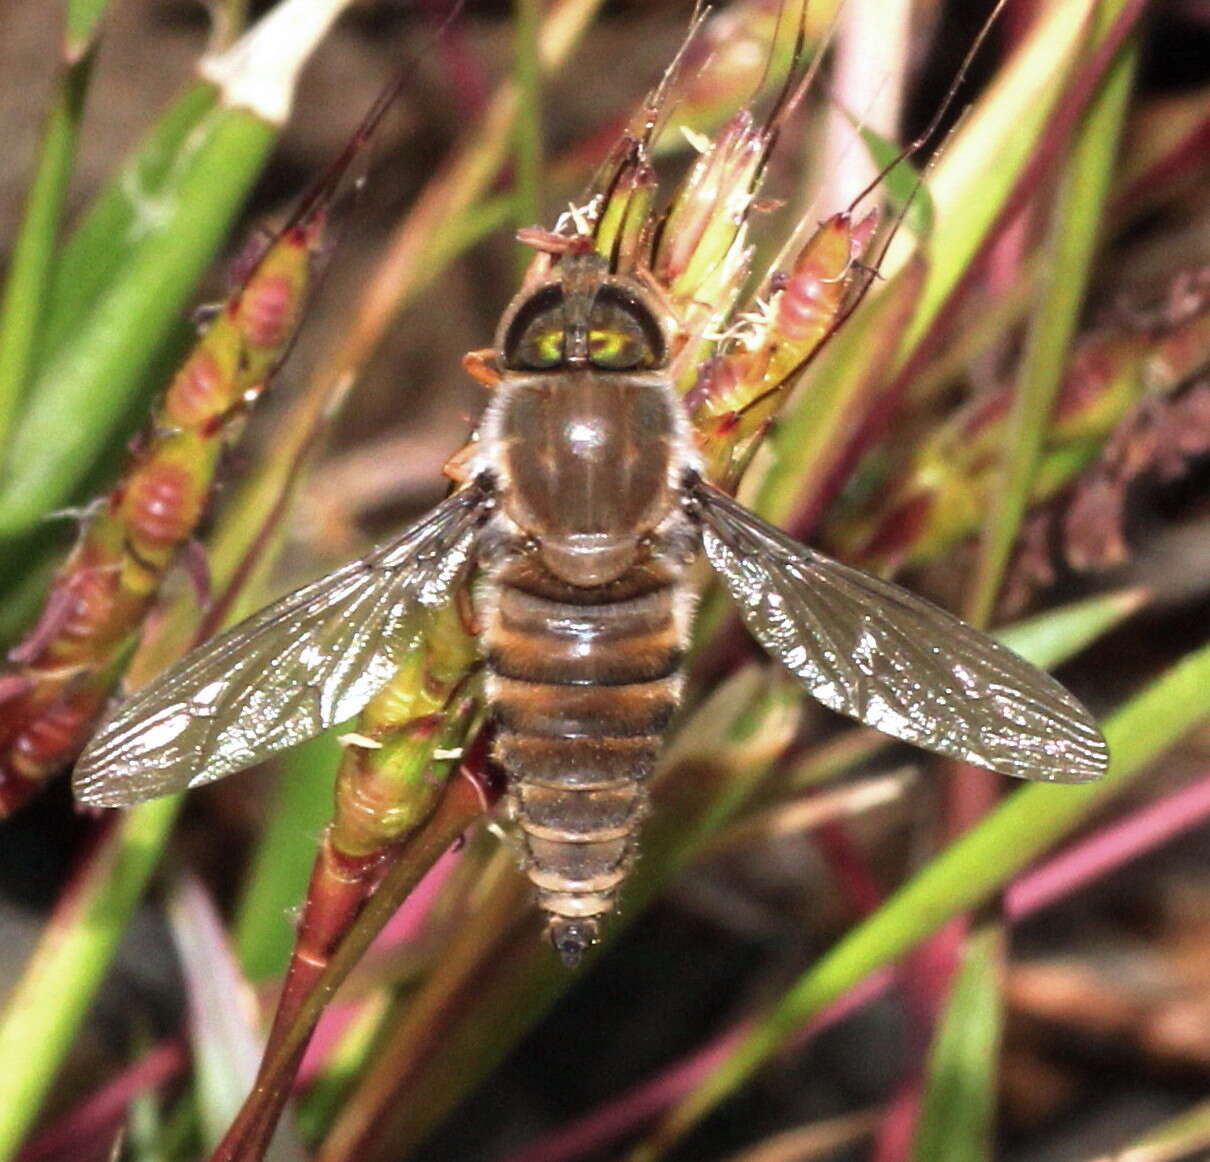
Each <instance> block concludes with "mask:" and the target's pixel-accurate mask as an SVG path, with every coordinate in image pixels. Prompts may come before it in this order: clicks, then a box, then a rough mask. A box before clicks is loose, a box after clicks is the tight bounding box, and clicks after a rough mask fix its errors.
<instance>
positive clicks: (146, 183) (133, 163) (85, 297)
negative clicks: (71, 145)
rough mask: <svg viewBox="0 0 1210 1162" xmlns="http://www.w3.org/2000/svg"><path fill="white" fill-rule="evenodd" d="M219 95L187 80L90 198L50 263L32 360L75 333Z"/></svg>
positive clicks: (41, 361)
mask: <svg viewBox="0 0 1210 1162" xmlns="http://www.w3.org/2000/svg"><path fill="white" fill-rule="evenodd" d="M217 100H218V89H217V88H215V86H214V85H211V84H208V83H205V82H196V83H194V84H192V85H190V86H188V87H187V88H186V89H185V90H184V91H183V92H182V93H181V94H180V96H179V97H177V98H176V100H175V101H173V103H172V104H171V105H169V107H168V108H167V109H166V110H165V111H164V113H163V114H162V115H161V117H160V119H159V120H158V121H157V122H156V123H155V125H154V126H152V128H151V129H150V130H148V132H147V133H146V134H145V135H144V137H143V139H142V141H141V142H140V143H139V145H138V148H137V149H136V150H135V152H134V153H133V154H132V155H131V156H130V157H129V158H128V159H127V160H126V162H125V163H124V164H123V165H122V167H121V169H119V170H118V171H117V173H116V174H115V175H114V177H113V179H112V180H111V181H110V182H109V183H108V184H107V185H106V186H105V187H104V188H103V189H102V190H101V192H100V193H99V194H98V195H97V196H96V197H95V198H94V199H93V202H92V205H91V206H90V207H89V208H88V210H87V212H86V213H85V215H84V217H83V219H82V220H81V221H80V223H79V225H77V226H76V228H75V229H74V230H73V232H72V234H71V237H70V238H68V240H67V242H66V243H65V244H64V245H63V247H62V249H61V252H60V254H59V257H58V259H57V261H56V263H55V269H54V276H53V279H52V282H51V286H50V291H49V294H48V300H47V304H46V317H45V319H44V320H43V331H42V334H41V336H40V337H39V342H38V358H37V361H36V364H35V366H36V367H37V368H41V367H42V366H43V365H44V364H45V362H46V360H47V359H48V358H50V357H51V356H53V354H54V353H55V352H57V351H58V350H59V349H60V347H61V346H62V345H63V343H64V342H65V341H66V340H67V339H68V338H70V337H71V336H72V335H74V334H75V332H76V331H77V330H78V328H79V326H80V324H81V321H82V319H83V318H84V316H85V315H86V314H87V312H88V310H89V308H90V307H91V306H92V304H93V303H95V302H96V300H97V298H98V297H99V296H100V295H101V293H102V291H103V290H104V288H105V287H106V286H108V285H109V284H110V282H112V280H113V278H114V276H115V274H116V273H117V271H118V270H120V269H121V268H122V267H123V266H124V265H125V263H126V262H127V261H128V259H129V257H130V255H131V253H132V251H133V249H134V248H135V247H136V246H137V245H138V243H139V241H140V240H141V239H142V238H143V236H144V234H145V233H146V229H147V225H148V224H149V223H150V220H151V213H152V210H153V208H154V207H155V206H156V205H157V204H158V203H159V202H160V200H161V198H163V197H164V196H166V194H167V191H168V189H170V187H171V183H172V181H173V180H174V163H175V162H176V161H177V159H178V158H179V157H180V156H181V155H182V153H183V152H184V149H185V141H186V139H187V138H188V137H189V135H190V134H191V133H192V132H193V131H194V129H195V128H196V127H197V125H198V123H199V122H200V121H201V119H202V118H203V117H204V116H205V115H206V114H207V113H208V112H210V111H211V110H212V109H213V108H214V105H215V102H216V101H217Z"/></svg>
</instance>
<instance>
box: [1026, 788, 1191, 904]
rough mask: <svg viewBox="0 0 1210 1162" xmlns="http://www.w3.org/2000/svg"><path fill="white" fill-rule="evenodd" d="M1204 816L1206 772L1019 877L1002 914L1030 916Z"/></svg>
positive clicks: (1189, 828) (1169, 838) (1168, 838)
mask: <svg viewBox="0 0 1210 1162" xmlns="http://www.w3.org/2000/svg"><path fill="white" fill-rule="evenodd" d="M1207 819H1210V772H1208V773H1206V774H1204V775H1200V776H1199V777H1197V778H1196V779H1194V780H1193V781H1192V782H1190V783H1187V784H1186V785H1185V786H1183V787H1181V788H1180V789H1179V790H1176V791H1173V792H1172V793H1171V794H1170V795H1165V796H1164V797H1163V798H1162V799H1157V800H1155V802H1153V803H1148V804H1146V805H1145V806H1142V807H1139V808H1138V809H1137V810H1135V811H1132V812H1131V813H1130V814H1129V815H1126V816H1124V817H1123V818H1121V819H1118V820H1115V821H1114V822H1113V823H1110V824H1108V825H1107V826H1105V827H1103V828H1101V830H1099V831H1097V832H1096V833H1094V834H1093V835H1089V836H1088V837H1087V838H1085V839H1081V840H1078V841H1077V842H1076V843H1073V844H1071V845H1070V846H1068V847H1066V848H1064V849H1063V850H1062V851H1061V852H1059V853H1058V855H1055V856H1053V857H1052V858H1051V859H1049V860H1047V861H1046V862H1045V863H1044V864H1042V865H1041V866H1039V867H1036V868H1034V869H1033V870H1031V871H1028V872H1026V873H1025V874H1024V875H1022V876H1020V877H1018V878H1017V879H1016V880H1015V881H1014V882H1013V883H1012V884H1011V885H1010V886H1009V888H1008V890H1007V891H1006V892H1005V894H1004V915H1005V916H1006V917H1007V918H1008V919H1009V920H1010V921H1015V920H1020V919H1023V918H1024V917H1026V916H1032V915H1033V914H1034V913H1035V912H1038V911H1041V910H1042V909H1043V908H1047V907H1049V906H1050V905H1051V904H1053V903H1056V902H1058V901H1059V900H1063V899H1066V898H1067V897H1068V896H1071V895H1073V894H1074V893H1075V892H1077V891H1079V889H1080V888H1082V887H1084V886H1085V885H1087V884H1090V883H1092V882H1093V881H1095V880H1098V879H1100V878H1101V877H1102V876H1104V875H1107V874H1109V873H1110V872H1112V871H1115V870H1116V869H1117V868H1119V867H1121V866H1122V865H1123V864H1125V863H1127V862H1129V861H1130V860H1132V859H1135V858H1137V857H1138V856H1140V855H1143V854H1145V853H1146V852H1148V851H1152V850H1154V849H1155V848H1157V847H1160V846H1162V845H1163V844H1165V843H1167V842H1168V841H1169V840H1171V839H1175V838H1176V837H1177V836H1178V835H1181V834H1183V833H1184V832H1186V831H1191V830H1192V829H1193V828H1194V827H1197V826H1198V825H1199V824H1201V823H1203V822H1205V821H1206V820H1207Z"/></svg>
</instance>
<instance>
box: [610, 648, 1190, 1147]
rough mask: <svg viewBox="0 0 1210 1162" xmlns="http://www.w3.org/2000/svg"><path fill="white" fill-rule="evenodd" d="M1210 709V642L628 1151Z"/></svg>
mask: <svg viewBox="0 0 1210 1162" xmlns="http://www.w3.org/2000/svg"><path fill="white" fill-rule="evenodd" d="M1207 715H1210V646H1203V647H1202V648H1201V649H1200V650H1197V651H1196V652H1194V653H1192V654H1189V655H1188V656H1187V657H1185V658H1184V659H1183V660H1182V661H1180V662H1179V663H1177V664H1176V665H1175V666H1173V667H1172V668H1171V669H1169V670H1168V671H1167V672H1166V673H1164V674H1163V675H1162V676H1161V677H1159V678H1157V679H1156V680H1155V681H1154V682H1152V683H1151V684H1150V685H1149V686H1147V687H1146V688H1145V689H1144V690H1143V691H1142V692H1141V693H1139V694H1137V695H1136V696H1135V697H1133V698H1132V699H1130V701H1129V702H1127V703H1126V705H1125V706H1123V707H1122V708H1121V709H1120V710H1118V711H1117V712H1116V713H1114V714H1113V715H1112V716H1111V717H1110V718H1109V719H1108V720H1107V721H1106V723H1105V724H1104V732H1105V737H1106V739H1107V741H1108V743H1109V749H1110V753H1111V756H1112V757H1111V762H1110V771H1109V774H1108V775H1107V776H1106V777H1105V778H1104V779H1103V780H1101V781H1100V782H1098V783H1089V784H1085V785H1083V786H1071V787H1056V786H1043V785H1036V786H1030V787H1026V788H1024V789H1022V790H1020V791H1017V792H1016V793H1015V794H1013V795H1011V796H1010V797H1009V798H1008V799H1006V800H1005V801H1004V802H1003V803H1001V804H1000V806H998V807H997V808H996V809H995V810H994V811H992V812H991V813H990V814H988V815H987V816H985V817H984V819H983V820H982V821H981V822H980V823H979V824H978V825H977V826H975V827H974V828H972V829H971V830H970V831H968V832H966V833H965V834H964V835H963V836H962V837H961V838H960V839H959V840H957V841H956V842H955V843H953V844H952V845H951V846H950V847H948V848H946V849H945V850H944V851H942V852H941V853H940V854H939V855H938V856H937V857H936V858H935V859H933V860H932V862H931V863H929V864H928V866H927V867H925V868H924V869H923V870H922V871H921V872H920V873H919V874H918V875H917V876H916V877H915V878H914V879H912V880H910V881H909V882H908V883H907V884H906V885H905V886H904V887H902V888H900V889H899V891H897V892H896V893H895V895H893V896H892V897H891V898H890V899H889V900H888V901H887V902H886V903H885V904H884V905H883V906H882V907H881V908H879V909H878V911H877V912H875V913H874V914H873V915H871V916H870V917H869V918H868V919H867V920H865V921H864V922H863V923H862V924H860V925H859V926H858V927H856V928H854V929H853V930H852V931H851V932H850V933H849V934H848V935H847V936H846V937H845V938H844V939H843V940H841V941H840V943H839V944H837V945H836V946H835V947H834V948H833V949H832V950H831V951H830V952H829V953H827V954H826V955H825V956H824V957H823V958H822V959H821V960H820V961H819V962H818V963H817V964H815V966H814V967H813V968H811V969H810V970H809V971H808V972H806V973H805V974H804V975H803V976H802V977H800V978H799V980H798V981H797V983H796V984H795V985H794V986H793V987H791V988H790V989H789V990H788V991H787V992H786V993H785V994H784V996H783V997H782V999H781V1000H780V1001H779V1002H778V1003H777V1004H776V1005H775V1006H774V1007H773V1008H772V1010H770V1011H769V1012H767V1013H766V1014H765V1015H764V1016H763V1017H762V1018H761V1019H760V1020H759V1021H758V1022H757V1025H756V1027H755V1029H754V1030H753V1032H752V1033H751V1034H750V1036H749V1037H748V1038H747V1039H746V1040H745V1041H744V1042H743V1043H741V1045H740V1046H739V1047H738V1049H737V1050H736V1051H735V1052H733V1053H732V1054H731V1055H729V1057H728V1058H727V1059H726V1060H725V1061H724V1062H723V1063H722V1064H721V1065H720V1066H719V1067H718V1068H717V1069H716V1070H715V1071H714V1072H713V1073H712V1074H711V1075H710V1076H709V1077H708V1078H707V1080H706V1081H705V1083H704V1084H703V1085H702V1086H700V1087H699V1088H698V1089H697V1090H696V1091H695V1092H694V1093H693V1094H692V1095H691V1096H690V1097H689V1098H688V1099H686V1101H684V1102H683V1103H682V1104H681V1105H680V1106H678V1107H677V1108H676V1109H675V1110H674V1111H673V1113H672V1114H671V1116H670V1117H669V1119H668V1120H667V1121H666V1122H665V1123H664V1124H663V1125H662V1126H661V1127H660V1129H659V1131H658V1132H657V1134H656V1135H655V1136H654V1137H653V1138H652V1139H651V1140H650V1141H648V1142H647V1143H645V1144H644V1145H643V1146H642V1147H640V1149H639V1151H638V1152H637V1153H636V1154H635V1155H633V1159H632V1162H650V1160H651V1159H654V1158H657V1157H659V1156H660V1154H661V1153H662V1152H663V1150H664V1149H665V1147H667V1146H668V1145H670V1144H671V1143H672V1142H673V1141H675V1140H676V1139H678V1138H679V1137H680V1136H681V1134H683V1133H684V1132H685V1130H687V1129H688V1128H689V1127H691V1126H692V1125H694V1124H695V1123H696V1122H697V1121H698V1120H699V1119H700V1118H701V1117H702V1116H703V1115H704V1114H705V1113H707V1112H708V1111H709V1110H711V1109H713V1108H714V1106H715V1105H717V1104H718V1102H719V1101H721V1100H722V1099H723V1098H724V1097H726V1096H727V1095H728V1094H730V1093H732V1092H733V1091H734V1090H735V1089H736V1088H737V1087H738V1086H740V1085H741V1084H742V1083H743V1082H744V1081H745V1080H746V1079H747V1078H748V1077H749V1076H751V1074H752V1073H753V1072H754V1071H755V1070H756V1069H758V1068H759V1067H760V1065H761V1064H762V1063H763V1062H764V1061H766V1060H767V1059H768V1057H769V1056H770V1054H772V1053H773V1052H775V1051H776V1050H777V1049H778V1047H779V1046H781V1045H782V1044H783V1043H784V1041H785V1039H786V1037H787V1036H789V1035H790V1034H791V1033H792V1032H793V1031H794V1030H795V1029H797V1028H799V1027H800V1026H801V1024H802V1023H803V1021H805V1020H806V1019H807V1018H808V1017H809V1016H811V1015H812V1014H814V1013H816V1012H818V1011H819V1009H820V1008H821V1007H822V1006H824V1005H826V1004H827V1003H829V1002H830V1001H832V1000H834V999H835V998H836V997H838V996H840V995H841V994H842V993H843V992H845V991H846V990H847V989H849V988H851V987H852V986H853V985H854V984H856V983H857V982H858V981H860V980H862V979H863V978H864V977H865V976H867V975H868V974H869V973H870V972H873V971H874V970H875V969H876V968H879V967H881V966H882V965H884V964H889V963H891V962H893V961H895V960H897V959H898V958H899V957H900V956H902V955H903V953H904V952H906V951H907V950H908V949H909V948H911V947H912V946H913V945H914V944H916V943H917V942H919V941H920V940H922V939H924V937H926V936H928V935H929V933H930V932H933V931H935V930H936V929H937V928H938V927H939V926H940V925H941V924H943V923H945V921H947V920H949V919H951V918H953V917H954V916H957V915H960V914H961V913H963V912H966V911H969V910H970V909H971V908H973V907H976V906H978V905H979V904H981V903H983V902H985V901H987V900H988V899H990V898H991V897H992V896H993V895H994V894H995V892H996V891H998V890H999V889H1000V888H1001V887H1002V886H1003V885H1004V884H1005V883H1006V882H1007V881H1008V880H1009V879H1010V878H1011V877H1012V876H1013V875H1014V874H1015V873H1016V872H1018V871H1019V870H1020V869H1021V868H1023V867H1024V866H1025V865H1026V864H1028V863H1029V862H1030V861H1031V860H1032V859H1034V858H1035V857H1036V856H1038V855H1039V854H1041V853H1042V852H1044V851H1045V850H1046V849H1047V848H1049V847H1050V846H1051V845H1052V844H1053V843H1055V842H1056V841H1057V840H1058V839H1060V838H1062V837H1063V836H1064V835H1067V834H1069V833H1070V832H1071V830H1072V829H1073V828H1075V827H1076V826H1078V825H1079V824H1080V823H1081V822H1082V821H1083V820H1084V818H1085V817H1086V816H1087V815H1089V814H1090V813H1091V812H1092V811H1094V810H1096V809H1097V808H1099V807H1101V806H1103V805H1104V804H1105V803H1107V802H1108V801H1110V800H1111V799H1112V798H1113V797H1114V796H1116V795H1119V794H1121V793H1122V791H1123V790H1125V789H1126V787H1128V786H1129V785H1130V784H1131V783H1132V782H1133V781H1134V779H1136V778H1137V777H1138V776H1139V774H1140V773H1142V771H1143V769H1144V768H1145V766H1146V764H1147V763H1148V762H1150V761H1151V760H1152V759H1153V758H1155V757H1156V756H1157V755H1159V754H1160V752H1161V751H1163V750H1164V748H1165V747H1167V746H1169V745H1171V744H1172V743H1173V742H1175V741H1176V740H1177V739H1178V738H1180V737H1181V735H1183V734H1184V733H1186V732H1187V731H1188V730H1189V729H1191V728H1192V727H1193V726H1196V725H1197V724H1198V723H1199V722H1200V721H1201V720H1203V719H1204V718H1205V717H1206V716H1207Z"/></svg>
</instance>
